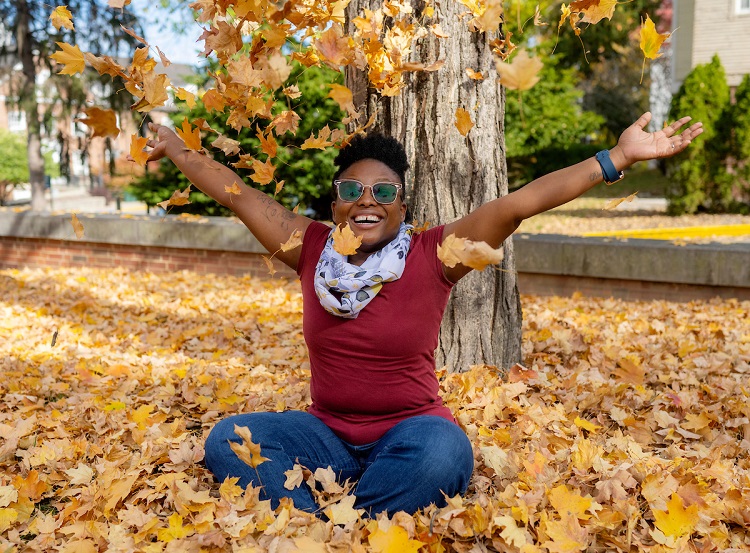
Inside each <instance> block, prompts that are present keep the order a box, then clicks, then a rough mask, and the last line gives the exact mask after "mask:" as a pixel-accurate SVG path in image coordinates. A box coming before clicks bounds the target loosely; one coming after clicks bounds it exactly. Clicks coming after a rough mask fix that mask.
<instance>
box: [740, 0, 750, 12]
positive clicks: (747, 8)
mask: <svg viewBox="0 0 750 553" xmlns="http://www.w3.org/2000/svg"><path fill="white" fill-rule="evenodd" d="M737 13H738V14H750V0H737Z"/></svg>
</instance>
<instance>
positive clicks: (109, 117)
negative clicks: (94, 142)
mask: <svg viewBox="0 0 750 553" xmlns="http://www.w3.org/2000/svg"><path fill="white" fill-rule="evenodd" d="M83 112H84V113H85V114H86V118H85V119H79V121H80V122H81V123H83V124H84V125H86V126H88V127H91V128H92V129H93V130H94V134H92V135H91V136H92V138H95V137H97V136H101V137H104V138H106V137H108V136H112V137H116V136H118V135H119V134H120V129H118V128H117V115H116V114H115V112H114V111H113V110H111V109H101V108H98V107H90V108H86V109H84V110H83Z"/></svg>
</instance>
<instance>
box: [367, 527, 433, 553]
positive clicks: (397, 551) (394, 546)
mask: <svg viewBox="0 0 750 553" xmlns="http://www.w3.org/2000/svg"><path fill="white" fill-rule="evenodd" d="M367 540H368V541H369V542H370V546H371V547H372V550H373V552H374V553H417V551H419V548H420V547H422V546H423V545H425V543H424V542H421V541H419V540H412V539H409V534H408V533H407V531H406V530H405V529H404V528H402V527H401V526H397V525H395V524H394V525H392V526H391V527H390V528H388V531H387V532H383V531H382V530H381V529H380V528H378V529H377V531H375V532H374V533H372V534H370V536H369V537H368V538H367Z"/></svg>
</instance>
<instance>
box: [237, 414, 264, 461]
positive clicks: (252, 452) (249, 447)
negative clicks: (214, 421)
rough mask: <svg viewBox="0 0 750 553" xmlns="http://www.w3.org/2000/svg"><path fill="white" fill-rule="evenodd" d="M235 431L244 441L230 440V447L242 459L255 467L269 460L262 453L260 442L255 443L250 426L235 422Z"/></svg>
mask: <svg viewBox="0 0 750 553" xmlns="http://www.w3.org/2000/svg"><path fill="white" fill-rule="evenodd" d="M234 433H235V434H237V435H238V436H239V437H240V438H242V443H241V444H238V443H237V442H232V441H230V442H229V447H231V448H232V451H234V453H235V454H236V455H237V457H239V458H240V460H241V461H243V462H244V463H245V464H247V465H250V466H251V467H253V468H257V467H258V465H260V464H261V463H264V462H266V461H268V459H267V458H266V457H263V455H261V451H260V444H255V443H253V435H252V434H251V432H250V429H249V428H248V427H246V426H238V425H236V424H235V425H234Z"/></svg>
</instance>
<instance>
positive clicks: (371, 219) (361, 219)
mask: <svg viewBox="0 0 750 553" xmlns="http://www.w3.org/2000/svg"><path fill="white" fill-rule="evenodd" d="M382 220H383V218H382V217H379V216H377V215H357V216H356V217H354V222H355V223H356V224H358V225H374V224H376V223H379V222H380V221H382Z"/></svg>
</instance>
